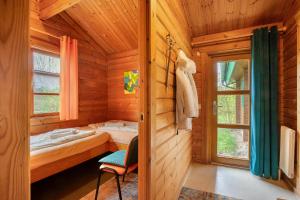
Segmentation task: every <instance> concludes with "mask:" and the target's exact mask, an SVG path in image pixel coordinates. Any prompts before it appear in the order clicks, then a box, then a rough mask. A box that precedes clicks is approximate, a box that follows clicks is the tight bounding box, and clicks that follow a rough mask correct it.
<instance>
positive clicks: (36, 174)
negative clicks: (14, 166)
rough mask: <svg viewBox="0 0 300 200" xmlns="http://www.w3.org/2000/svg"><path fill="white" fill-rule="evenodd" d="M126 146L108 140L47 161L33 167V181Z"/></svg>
mask: <svg viewBox="0 0 300 200" xmlns="http://www.w3.org/2000/svg"><path fill="white" fill-rule="evenodd" d="M126 148H127V144H121V143H116V142H111V141H108V142H105V143H103V144H101V145H99V146H97V147H94V148H91V149H89V150H87V151H84V152H81V153H78V154H75V155H72V156H69V157H66V158H63V159H60V160H57V161H54V162H51V163H47V164H45V165H42V166H40V167H38V168H35V169H31V183H34V182H37V181H39V180H42V179H44V178H46V177H49V176H51V175H54V174H56V173H59V172H61V171H64V170H66V169H68V168H71V167H74V166H76V165H78V164H80V163H83V162H85V161H87V160H90V159H92V158H95V157H97V156H99V155H101V154H104V153H106V152H111V151H117V150H121V149H126Z"/></svg>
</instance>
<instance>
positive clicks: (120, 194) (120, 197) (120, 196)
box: [116, 174, 122, 200]
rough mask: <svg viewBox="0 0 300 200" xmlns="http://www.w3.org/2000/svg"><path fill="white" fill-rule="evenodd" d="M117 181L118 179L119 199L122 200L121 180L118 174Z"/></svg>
mask: <svg viewBox="0 0 300 200" xmlns="http://www.w3.org/2000/svg"><path fill="white" fill-rule="evenodd" d="M116 179H117V185H118V193H119V199H120V200H122V193H121V187H120V180H119V175H117V174H116Z"/></svg>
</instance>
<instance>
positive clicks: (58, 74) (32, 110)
mask: <svg viewBox="0 0 300 200" xmlns="http://www.w3.org/2000/svg"><path fill="white" fill-rule="evenodd" d="M34 52H37V53H41V54H44V55H48V56H52V57H57V58H60V55H59V53H54V52H51V51H47V50H44V49H43V50H41V49H37V48H31V64H30V66H31V70H30V71H31V73H30V79H31V80H30V82H31V85H30V93H31V101H30V102H31V106H30V107H31V112H30V113H31V114H30V116H31V117H48V116H49V117H52V116H59V112H51V113H34V96H35V95H41V96H43V95H44V96H51V95H53V96H60V92H58V93H40V92H34V85H33V76H34V74H43V75H50V76H55V77H59V79H61V75H60V73H51V72H43V71H39V70H34V66H33V53H34Z"/></svg>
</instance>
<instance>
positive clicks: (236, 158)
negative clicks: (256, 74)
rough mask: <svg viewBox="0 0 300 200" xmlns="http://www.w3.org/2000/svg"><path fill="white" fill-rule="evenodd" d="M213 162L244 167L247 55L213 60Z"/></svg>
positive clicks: (246, 156)
mask: <svg viewBox="0 0 300 200" xmlns="http://www.w3.org/2000/svg"><path fill="white" fill-rule="evenodd" d="M214 74H215V77H214V87H213V88H214V90H215V91H214V92H213V94H214V101H213V115H214V117H213V119H214V120H213V123H214V124H213V132H214V133H213V141H212V158H213V161H214V162H218V163H223V164H229V165H236V166H243V167H248V165H249V135H250V57H249V55H242V56H234V57H223V58H218V59H215V60H214Z"/></svg>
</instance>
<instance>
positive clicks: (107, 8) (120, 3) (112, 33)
mask: <svg viewBox="0 0 300 200" xmlns="http://www.w3.org/2000/svg"><path fill="white" fill-rule="evenodd" d="M137 7H138V2H137V0H81V1H79V2H78V3H77V4H75V5H73V6H72V7H70V8H68V9H67V10H66V12H67V13H68V14H69V15H70V16H71V17H72V18H73V19H74V20H75V21H76V22H77V23H78V24H79V25H80V26H81V27H82V28H83V29H85V30H86V31H87V32H88V33H89V35H90V36H91V37H93V39H94V40H95V41H96V42H97V43H98V44H99V45H100V46H101V47H103V49H104V50H105V51H106V53H107V54H111V53H117V52H122V51H126V50H131V49H136V48H137V46H138V37H137V28H138V23H137V21H138V20H137V14H138V11H137Z"/></svg>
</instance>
